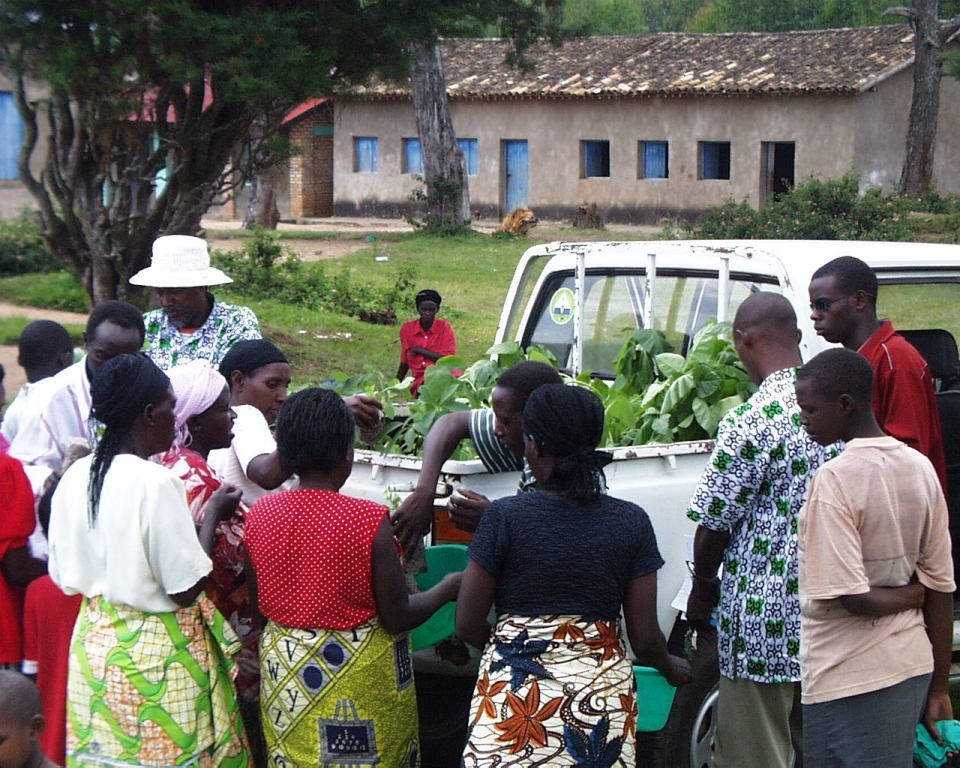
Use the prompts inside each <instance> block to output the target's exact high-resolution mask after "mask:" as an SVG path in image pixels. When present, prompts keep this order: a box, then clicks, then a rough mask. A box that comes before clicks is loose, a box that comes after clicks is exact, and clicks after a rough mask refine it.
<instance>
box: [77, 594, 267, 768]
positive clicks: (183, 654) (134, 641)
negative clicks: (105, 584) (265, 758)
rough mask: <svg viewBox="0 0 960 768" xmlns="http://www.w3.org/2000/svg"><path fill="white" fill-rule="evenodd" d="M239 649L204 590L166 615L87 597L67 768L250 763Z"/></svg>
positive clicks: (240, 767) (80, 621) (240, 766)
mask: <svg viewBox="0 0 960 768" xmlns="http://www.w3.org/2000/svg"><path fill="white" fill-rule="evenodd" d="M239 650H240V642H239V641H238V640H237V637H236V635H235V634H234V633H233V630H232V629H230V626H229V625H228V624H227V622H226V620H225V619H224V618H223V616H221V615H220V613H219V612H218V611H217V609H216V608H214V606H213V603H211V602H210V601H209V600H208V599H207V598H206V597H205V596H203V595H201V596H200V598H199V599H198V600H197V602H196V603H194V604H193V605H191V606H189V607H187V608H180V609H179V610H177V611H170V612H166V613H144V612H143V611H138V610H136V609H134V608H130V607H129V606H125V605H120V604H115V603H111V602H109V601H107V600H105V599H103V598H102V597H92V598H88V599H84V601H83V603H82V605H81V607H80V613H79V616H78V617H77V624H76V626H75V627H74V630H73V638H72V639H71V643H70V669H69V678H68V684H67V765H68V766H81V765H83V766H87V765H110V766H128V765H129V766H149V767H150V768H163V767H165V766H175V765H176V766H223V767H224V768H246V766H248V765H249V755H248V751H247V743H246V737H245V736H244V733H243V724H242V722H241V720H240V715H239V710H238V708H237V701H236V697H235V695H234V691H233V678H234V676H235V675H236V666H235V664H234V662H233V656H234V655H235V654H236V653H237V652H238V651H239Z"/></svg>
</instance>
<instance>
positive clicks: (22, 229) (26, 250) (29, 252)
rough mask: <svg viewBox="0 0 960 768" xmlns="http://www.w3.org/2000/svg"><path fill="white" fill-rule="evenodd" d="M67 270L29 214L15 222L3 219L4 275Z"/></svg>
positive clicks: (0, 252) (0, 267) (0, 261)
mask: <svg viewBox="0 0 960 768" xmlns="http://www.w3.org/2000/svg"><path fill="white" fill-rule="evenodd" d="M61 269H63V264H60V263H59V262H58V261H57V260H56V259H54V258H53V255H52V254H51V253H50V250H49V249H48V248H47V246H46V244H45V243H44V242H43V238H42V237H41V236H40V228H39V227H38V226H37V222H36V220H35V219H34V218H33V216H31V215H30V213H28V212H27V211H23V212H22V213H21V214H20V215H19V216H17V218H15V219H0V275H3V276H6V275H26V274H30V273H36V272H59V271H60V270H61Z"/></svg>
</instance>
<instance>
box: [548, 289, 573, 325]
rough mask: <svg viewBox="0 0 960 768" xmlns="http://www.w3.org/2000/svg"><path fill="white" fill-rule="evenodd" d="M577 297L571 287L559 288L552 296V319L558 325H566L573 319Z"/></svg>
mask: <svg viewBox="0 0 960 768" xmlns="http://www.w3.org/2000/svg"><path fill="white" fill-rule="evenodd" d="M575 304H576V297H575V296H574V295H573V291H571V290H570V289H569V288H559V289H557V291H556V293H554V294H553V296H551V297H550V319H551V320H553V322H554V323H556V324H557V325H566V324H567V323H569V322H570V321H571V320H573V307H574V305H575Z"/></svg>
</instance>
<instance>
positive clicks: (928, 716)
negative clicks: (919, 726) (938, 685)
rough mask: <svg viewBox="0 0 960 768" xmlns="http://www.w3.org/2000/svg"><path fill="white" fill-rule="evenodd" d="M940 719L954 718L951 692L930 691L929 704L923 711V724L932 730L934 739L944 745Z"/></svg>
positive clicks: (931, 733) (928, 695)
mask: <svg viewBox="0 0 960 768" xmlns="http://www.w3.org/2000/svg"><path fill="white" fill-rule="evenodd" d="M938 720H953V704H951V703H950V694H949V692H947V691H946V690H943V691H930V693H928V694H927V706H926V709H925V710H924V712H923V724H924V725H925V726H926V727H927V730H928V731H930V735H931V736H933V739H934V741H936V742H937V744H940V745H941V746H942V745H943V736H942V735H941V734H940V729H939V728H937V721H938Z"/></svg>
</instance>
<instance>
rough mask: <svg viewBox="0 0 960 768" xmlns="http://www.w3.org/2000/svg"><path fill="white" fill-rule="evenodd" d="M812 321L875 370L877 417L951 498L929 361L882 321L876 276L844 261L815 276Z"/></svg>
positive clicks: (819, 330)
mask: <svg viewBox="0 0 960 768" xmlns="http://www.w3.org/2000/svg"><path fill="white" fill-rule="evenodd" d="M809 290H810V310H811V314H810V319H811V320H813V327H814V329H815V330H816V332H817V334H818V335H820V336H823V338H825V339H826V340H827V341H829V342H833V343H839V344H843V346H845V347H846V348H847V349H852V350H853V351H854V352H859V353H860V354H861V355H863V356H864V357H865V358H867V360H869V361H870V365H871V366H872V367H873V375H874V386H873V412H874V415H875V416H876V418H877V422H878V423H879V424H880V426H881V427H882V428H883V430H884V431H885V432H886V433H887V434H889V435H892V436H893V437H895V438H897V439H898V440H900V441H902V442H904V443H906V444H907V445H909V446H910V447H912V448H916V449H917V450H918V451H920V453H922V454H924V455H925V456H926V457H927V458H928V459H930V461H931V462H932V463H933V466H934V468H935V469H936V470H937V476H938V477H939V478H940V485H941V486H942V487H943V489H944V492H946V487H947V481H946V461H945V459H944V455H943V437H942V435H941V431H940V416H939V412H938V410H937V399H936V396H935V395H934V389H933V379H932V378H931V376H930V369H929V366H928V365H927V362H926V360H924V359H923V357H922V356H921V355H920V353H919V352H917V350H916V349H915V348H914V347H913V346H912V345H911V344H910V342H908V341H907V340H906V339H905V338H903V336H901V335H900V334H899V333H897V331H896V329H895V328H894V327H893V323H892V322H890V321H889V320H880V319H878V318H877V276H876V275H875V274H874V272H873V270H872V269H871V268H870V267H869V266H868V265H867V264H865V263H864V262H862V261H861V260H860V259H857V258H854V257H853V256H841V257H840V258H838V259H834V260H833V261H829V262H827V263H826V264H824V265H823V266H822V267H820V269H818V270H817V271H816V272H814V273H813V279H812V280H811V281H810V289H809Z"/></svg>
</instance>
